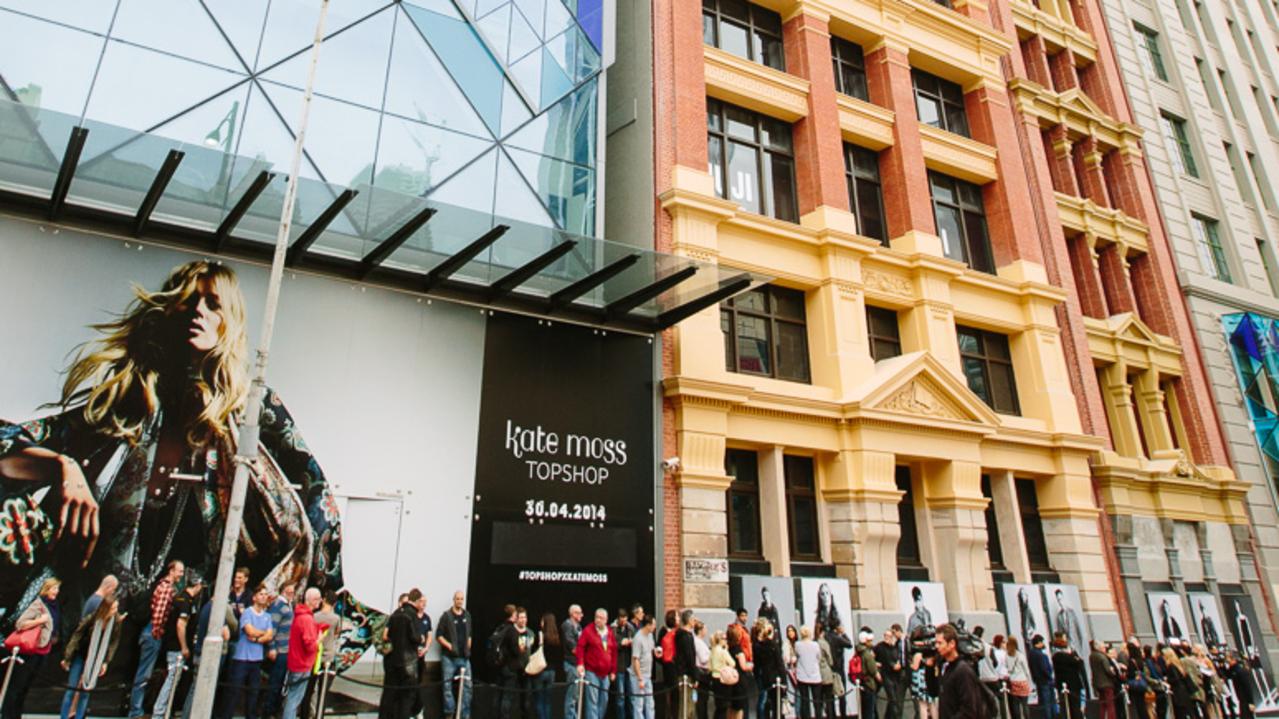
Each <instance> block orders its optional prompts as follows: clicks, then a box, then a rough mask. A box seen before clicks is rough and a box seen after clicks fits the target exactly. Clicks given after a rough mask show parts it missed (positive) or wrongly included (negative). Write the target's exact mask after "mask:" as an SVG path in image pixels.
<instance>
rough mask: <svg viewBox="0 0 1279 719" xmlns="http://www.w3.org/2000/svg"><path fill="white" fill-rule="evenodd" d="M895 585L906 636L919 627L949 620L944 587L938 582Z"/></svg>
mask: <svg viewBox="0 0 1279 719" xmlns="http://www.w3.org/2000/svg"><path fill="white" fill-rule="evenodd" d="M897 587H898V592H899V595H898V596H899V597H900V601H901V603H900V604H899V605H898V606H899V608H900V609H901V612H902V619H903V620H904V621H903V623H902V625H903V626H905V627H906V636H908V637H909V636H910V635H911V633H912V632H914V631H915V630H916V629H918V628H920V627H927V626H934V627H936V626H940V625H942V624H945V623H946V622H948V621H950V614H948V613H947V611H946V588H945V587H944V586H943V585H942V584H941V583H940V582H900V583H898V585H897Z"/></svg>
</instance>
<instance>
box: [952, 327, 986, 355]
mask: <svg viewBox="0 0 1279 719" xmlns="http://www.w3.org/2000/svg"><path fill="white" fill-rule="evenodd" d="M958 334H959V351H960V353H961V354H971V355H979V354H981V353H982V352H981V337H979V336H978V334H977V332H976V331H975V330H970V329H966V328H959V329H958Z"/></svg>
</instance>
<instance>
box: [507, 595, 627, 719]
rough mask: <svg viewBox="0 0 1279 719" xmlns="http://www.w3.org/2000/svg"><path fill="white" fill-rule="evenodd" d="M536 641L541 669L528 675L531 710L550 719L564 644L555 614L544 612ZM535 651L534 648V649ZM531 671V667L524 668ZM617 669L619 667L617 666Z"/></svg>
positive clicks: (539, 716)
mask: <svg viewBox="0 0 1279 719" xmlns="http://www.w3.org/2000/svg"><path fill="white" fill-rule="evenodd" d="M537 643H538V645H540V646H541V648H542V665H543V666H542V671H540V672H537V673H536V674H531V675H530V677H531V678H530V680H529V681H530V686H532V688H533V710H534V712H536V714H537V719H551V686H552V685H553V684H554V683H555V668H556V667H558V666H560V665H561V664H563V663H564V651H565V646H564V642H563V640H561V639H560V630H559V628H558V627H556V625H555V615H554V614H553V613H551V612H546V613H545V614H543V615H542V621H541V624H540V625H539V628H538V635H537ZM534 651H535V652H536V650H534ZM526 671H528V672H532V671H533V669H532V667H528V668H526ZM619 671H621V668H620V667H619Z"/></svg>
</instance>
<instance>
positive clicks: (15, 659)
mask: <svg viewBox="0 0 1279 719" xmlns="http://www.w3.org/2000/svg"><path fill="white" fill-rule="evenodd" d="M25 663H26V662H25V661H24V660H23V659H22V657H20V656H18V648H17V647H14V648H13V653H11V654H10V655H9V656H7V657H5V658H4V659H0V664H8V665H9V666H8V668H6V669H5V670H4V684H3V685H0V704H2V703H4V697H5V695H6V694H8V693H9V679H10V678H11V677H12V676H13V668H14V667H15V666H16V665H18V664H25Z"/></svg>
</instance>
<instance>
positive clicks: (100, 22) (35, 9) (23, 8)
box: [0, 0, 116, 43]
mask: <svg viewBox="0 0 1279 719" xmlns="http://www.w3.org/2000/svg"><path fill="white" fill-rule="evenodd" d="M0 7H4V8H9V9H12V10H17V11H18V12H22V13H26V14H28V15H35V16H36V17H40V18H44V19H46V20H53V21H54V22H59V23H63V24H65V25H71V26H73V27H78V28H80V29H82V30H89V31H91V32H100V33H105V32H106V31H107V28H108V27H109V26H110V25H111V16H112V15H113V14H114V13H115V9H116V5H115V3H113V2H103V0H57V2H49V1H48V0H0ZM15 17H16V16H15V15H11V14H9V13H6V12H2V11H0V24H2V25H3V27H4V29H5V35H6V37H5V42H6V43H7V42H13V41H14V40H15V39H17V37H18V36H17V33H15V32H14V26H13V25H10V24H9V23H11V22H14V19H15Z"/></svg>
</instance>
